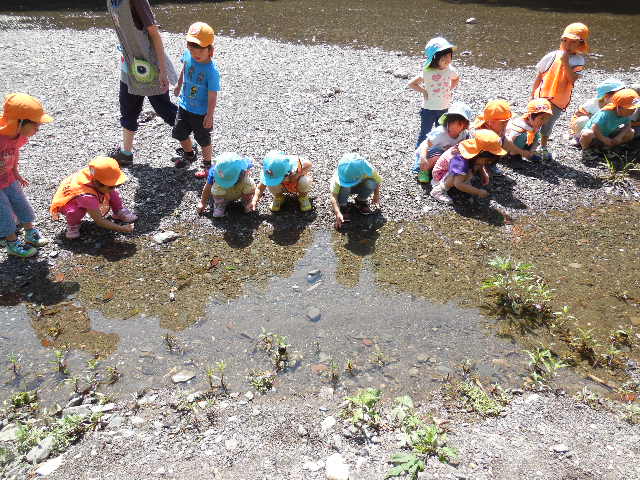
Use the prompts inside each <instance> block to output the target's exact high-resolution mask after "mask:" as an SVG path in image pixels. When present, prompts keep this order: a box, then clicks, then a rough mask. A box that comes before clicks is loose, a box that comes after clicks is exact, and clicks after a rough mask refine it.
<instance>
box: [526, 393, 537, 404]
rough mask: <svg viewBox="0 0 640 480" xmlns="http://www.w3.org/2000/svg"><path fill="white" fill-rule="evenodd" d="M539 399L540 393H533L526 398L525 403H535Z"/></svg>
mask: <svg viewBox="0 0 640 480" xmlns="http://www.w3.org/2000/svg"><path fill="white" fill-rule="evenodd" d="M538 400H540V395H538V394H537V393H532V394H531V395H529V396H527V397H526V398H525V399H524V401H525V403H528V404H531V403H535V402H537V401H538Z"/></svg>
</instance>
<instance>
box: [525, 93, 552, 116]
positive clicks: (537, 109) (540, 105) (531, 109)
mask: <svg viewBox="0 0 640 480" xmlns="http://www.w3.org/2000/svg"><path fill="white" fill-rule="evenodd" d="M534 113H548V114H549V115H553V108H552V107H551V102H549V100H547V99H546V98H534V99H533V100H531V101H530V102H529V103H527V111H526V113H525V116H526V117H529V116H531V115H533V114H534Z"/></svg>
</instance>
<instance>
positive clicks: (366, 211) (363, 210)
mask: <svg viewBox="0 0 640 480" xmlns="http://www.w3.org/2000/svg"><path fill="white" fill-rule="evenodd" d="M356 208H357V209H358V212H360V214H361V215H371V214H372V213H373V212H372V211H371V207H369V202H367V201H366V200H365V201H360V200H356Z"/></svg>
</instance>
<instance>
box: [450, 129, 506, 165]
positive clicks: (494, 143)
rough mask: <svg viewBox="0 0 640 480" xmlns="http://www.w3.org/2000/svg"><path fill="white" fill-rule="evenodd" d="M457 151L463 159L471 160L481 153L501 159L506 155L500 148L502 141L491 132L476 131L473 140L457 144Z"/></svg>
mask: <svg viewBox="0 0 640 480" xmlns="http://www.w3.org/2000/svg"><path fill="white" fill-rule="evenodd" d="M458 150H460V154H461V155H462V156H463V157H464V158H467V159H469V158H473V157H475V156H477V155H478V154H479V153H481V152H489V153H492V154H494V155H498V156H499V157H501V156H502V155H506V154H507V151H506V150H505V149H504V148H502V141H501V140H500V137H499V136H498V134H497V133H496V132H494V131H493V130H486V129H481V130H476V133H475V135H474V136H473V138H469V139H468V140H463V141H462V142H460V143H459V144H458Z"/></svg>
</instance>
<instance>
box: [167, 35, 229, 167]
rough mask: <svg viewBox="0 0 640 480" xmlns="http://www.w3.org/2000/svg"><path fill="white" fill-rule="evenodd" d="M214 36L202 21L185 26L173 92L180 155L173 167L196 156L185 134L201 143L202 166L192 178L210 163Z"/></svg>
mask: <svg viewBox="0 0 640 480" xmlns="http://www.w3.org/2000/svg"><path fill="white" fill-rule="evenodd" d="M214 40H215V35H214V34H213V29H212V28H211V27H210V26H209V25H207V24H206V23H203V22H196V23H194V24H193V25H191V26H190V27H189V32H188V33H187V50H186V51H185V52H184V54H183V55H182V71H181V72H180V78H179V79H178V84H177V85H176V88H175V89H174V93H175V95H176V96H178V95H180V101H179V102H178V105H179V109H178V116H177V117H176V124H175V126H174V127H173V138H175V139H176V140H178V141H179V142H180V145H182V148H179V149H178V150H177V152H178V154H179V155H180V158H178V160H177V161H176V167H178V168H182V167H184V166H186V165H187V163H193V161H195V159H196V152H195V151H194V150H193V143H192V142H191V138H190V137H189V135H191V132H193V136H194V137H195V139H196V141H197V142H198V144H199V145H200V147H202V168H200V169H199V170H198V171H197V172H196V174H195V175H196V178H204V177H206V176H207V173H208V172H209V168H210V167H211V150H212V147H211V130H212V129H213V113H214V112H215V109H216V103H217V101H218V92H219V91H220V72H218V67H217V65H216V63H215V62H213V61H212V60H211V58H212V57H213V50H214V49H213V42H214ZM183 82H184V87H183ZM180 90H182V94H180Z"/></svg>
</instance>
